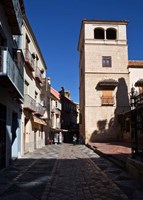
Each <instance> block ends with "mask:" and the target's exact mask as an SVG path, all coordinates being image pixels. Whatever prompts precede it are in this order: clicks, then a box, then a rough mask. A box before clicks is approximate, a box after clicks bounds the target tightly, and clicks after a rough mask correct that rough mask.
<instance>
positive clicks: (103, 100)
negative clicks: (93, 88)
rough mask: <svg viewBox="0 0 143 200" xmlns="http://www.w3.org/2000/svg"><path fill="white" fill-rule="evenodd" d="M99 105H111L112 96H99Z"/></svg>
mask: <svg viewBox="0 0 143 200" xmlns="http://www.w3.org/2000/svg"><path fill="white" fill-rule="evenodd" d="M101 105H102V106H113V105H114V97H103V96H102V97H101Z"/></svg>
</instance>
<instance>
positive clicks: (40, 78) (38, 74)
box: [35, 67, 42, 83]
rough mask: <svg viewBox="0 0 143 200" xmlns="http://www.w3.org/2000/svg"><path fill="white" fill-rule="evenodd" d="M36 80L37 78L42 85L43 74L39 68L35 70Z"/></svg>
mask: <svg viewBox="0 0 143 200" xmlns="http://www.w3.org/2000/svg"><path fill="white" fill-rule="evenodd" d="M35 78H37V80H38V81H39V82H40V83H42V74H41V71H40V69H39V67H36V68H35Z"/></svg>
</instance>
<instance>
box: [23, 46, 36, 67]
mask: <svg viewBox="0 0 143 200" xmlns="http://www.w3.org/2000/svg"><path fill="white" fill-rule="evenodd" d="M24 51H25V52H24V58H25V63H26V64H27V65H28V67H29V69H30V70H31V71H34V69H35V67H34V59H33V57H32V55H31V53H30V51H29V50H28V49H25V50H24Z"/></svg>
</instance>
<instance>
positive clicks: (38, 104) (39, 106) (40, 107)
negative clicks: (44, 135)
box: [35, 103, 45, 116]
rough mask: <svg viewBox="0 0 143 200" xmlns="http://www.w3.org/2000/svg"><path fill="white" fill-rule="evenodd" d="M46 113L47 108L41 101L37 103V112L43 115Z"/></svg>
mask: <svg viewBox="0 0 143 200" xmlns="http://www.w3.org/2000/svg"><path fill="white" fill-rule="evenodd" d="M44 113H45V108H44V107H43V106H42V105H41V104H40V103H37V104H36V111H35V114H37V115H41V116H42V115H44Z"/></svg>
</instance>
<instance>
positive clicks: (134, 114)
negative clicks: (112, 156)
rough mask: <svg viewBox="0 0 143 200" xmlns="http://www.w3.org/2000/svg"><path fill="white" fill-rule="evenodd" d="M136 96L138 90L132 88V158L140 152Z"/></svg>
mask: <svg viewBox="0 0 143 200" xmlns="http://www.w3.org/2000/svg"><path fill="white" fill-rule="evenodd" d="M136 97H137V92H136V91H135V88H134V87H132V88H131V92H130V106H131V150H132V152H131V154H132V158H135V156H136V155H137V153H138V142H137V109H136Z"/></svg>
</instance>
